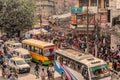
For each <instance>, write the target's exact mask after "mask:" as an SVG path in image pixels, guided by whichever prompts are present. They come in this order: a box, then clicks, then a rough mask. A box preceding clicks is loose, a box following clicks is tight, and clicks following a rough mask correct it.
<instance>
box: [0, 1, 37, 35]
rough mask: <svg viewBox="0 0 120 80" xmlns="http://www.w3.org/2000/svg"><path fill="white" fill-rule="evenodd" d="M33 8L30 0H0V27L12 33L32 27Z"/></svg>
mask: <svg viewBox="0 0 120 80" xmlns="http://www.w3.org/2000/svg"><path fill="white" fill-rule="evenodd" d="M34 10H35V4H34V2H33V1H32V0H0V27H1V28H2V29H3V30H4V31H5V32H12V33H13V32H17V31H22V30H23V29H25V28H29V27H32V26H33V24H34Z"/></svg>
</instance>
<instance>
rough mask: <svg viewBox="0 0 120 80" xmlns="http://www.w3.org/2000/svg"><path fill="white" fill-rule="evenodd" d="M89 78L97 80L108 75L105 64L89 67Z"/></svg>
mask: <svg viewBox="0 0 120 80" xmlns="http://www.w3.org/2000/svg"><path fill="white" fill-rule="evenodd" d="M90 73H91V78H92V80H96V79H97V80H98V79H101V78H104V77H108V76H110V73H109V70H108V69H107V65H106V64H104V65H100V66H95V67H91V68H90Z"/></svg>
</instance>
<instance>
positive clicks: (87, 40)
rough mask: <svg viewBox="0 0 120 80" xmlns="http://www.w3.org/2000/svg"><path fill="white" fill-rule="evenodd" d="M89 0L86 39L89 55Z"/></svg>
mask: <svg viewBox="0 0 120 80" xmlns="http://www.w3.org/2000/svg"><path fill="white" fill-rule="evenodd" d="M88 7H89V0H87V38H86V42H87V53H88V48H89V43H88V42H89V39H88V38H89V9H88Z"/></svg>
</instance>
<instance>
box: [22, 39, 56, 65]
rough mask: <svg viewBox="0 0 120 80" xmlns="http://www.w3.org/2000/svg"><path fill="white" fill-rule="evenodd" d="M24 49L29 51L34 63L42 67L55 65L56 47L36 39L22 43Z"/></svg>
mask: <svg viewBox="0 0 120 80" xmlns="http://www.w3.org/2000/svg"><path fill="white" fill-rule="evenodd" d="M22 47H23V48H25V49H27V50H29V51H30V54H31V56H32V61H34V62H37V63H39V64H41V65H49V64H51V63H53V60H54V51H55V45H54V44H53V43H48V42H44V41H40V40H36V39H25V40H23V41H22Z"/></svg>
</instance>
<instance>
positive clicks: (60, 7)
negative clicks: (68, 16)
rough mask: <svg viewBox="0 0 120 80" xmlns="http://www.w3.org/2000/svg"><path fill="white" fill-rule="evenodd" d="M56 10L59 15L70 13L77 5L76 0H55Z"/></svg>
mask: <svg viewBox="0 0 120 80" xmlns="http://www.w3.org/2000/svg"><path fill="white" fill-rule="evenodd" d="M54 1H55V12H56V14H57V15H59V14H64V13H68V12H69V11H70V8H71V7H73V6H74V5H75V1H76V0H54Z"/></svg>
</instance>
